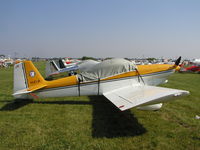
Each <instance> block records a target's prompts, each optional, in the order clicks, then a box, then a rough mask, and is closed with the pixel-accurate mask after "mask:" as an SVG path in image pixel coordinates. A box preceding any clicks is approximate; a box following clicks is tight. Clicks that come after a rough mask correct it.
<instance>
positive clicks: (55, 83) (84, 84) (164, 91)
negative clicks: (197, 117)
mask: <svg viewBox="0 0 200 150" xmlns="http://www.w3.org/2000/svg"><path fill="white" fill-rule="evenodd" d="M180 60H181V57H179V58H178V59H177V60H176V62H175V64H173V65H170V64H152V65H137V66H136V65H135V64H134V63H133V62H130V61H128V60H125V59H120V58H115V59H109V60H105V61H103V62H101V63H98V64H96V65H95V66H93V67H90V68H88V69H86V70H85V71H84V72H81V73H79V74H77V75H72V76H68V77H64V78H60V79H56V80H52V81H47V80H45V79H44V78H43V77H42V75H41V74H40V73H39V71H38V70H37V68H36V67H35V66H34V65H33V63H32V62H31V61H23V62H20V63H18V64H16V65H15V66H14V94H13V96H14V97H15V98H17V99H33V98H44V97H64V96H80V95H104V96H105V97H106V98H107V99H108V100H110V101H111V102H112V103H113V104H114V105H115V106H116V107H117V108H119V109H120V110H121V111H124V110H127V109H130V108H132V107H137V108H139V109H143V110H158V109H160V108H161V107H162V103H161V102H165V101H169V100H172V99H173V98H174V97H179V96H182V95H187V94H189V92H188V91H185V90H177V89H170V88H163V87H157V86H156V85H159V84H161V83H165V82H166V81H167V80H166V78H167V77H168V76H169V75H170V74H172V73H173V72H175V70H179V69H180V67H179V66H178V65H179V63H180Z"/></svg>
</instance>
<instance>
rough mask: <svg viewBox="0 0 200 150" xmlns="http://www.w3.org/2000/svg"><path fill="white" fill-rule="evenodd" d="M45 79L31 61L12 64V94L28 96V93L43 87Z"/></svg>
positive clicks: (17, 96) (21, 96) (19, 96)
mask: <svg viewBox="0 0 200 150" xmlns="http://www.w3.org/2000/svg"><path fill="white" fill-rule="evenodd" d="M45 86H46V81H45V80H44V78H43V77H42V75H41V74H40V73H39V71H38V70H37V68H36V67H35V66H34V65H33V63H32V62H31V61H23V62H21V63H18V64H16V65H15V66H14V94H13V95H14V96H15V97H16V98H28V93H31V92H33V91H36V90H38V89H41V88H44V87H45Z"/></svg>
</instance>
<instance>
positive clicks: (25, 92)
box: [13, 85, 46, 96]
mask: <svg viewBox="0 0 200 150" xmlns="http://www.w3.org/2000/svg"><path fill="white" fill-rule="evenodd" d="M45 86H46V85H40V86H35V87H34V86H32V87H30V88H29V89H23V90H19V91H16V92H15V93H14V94H13V96H15V95H22V94H28V93H31V92H34V91H36V90H39V89H41V88H44V87H45Z"/></svg>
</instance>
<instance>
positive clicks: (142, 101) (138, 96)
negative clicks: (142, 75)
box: [103, 85, 189, 111]
mask: <svg viewBox="0 0 200 150" xmlns="http://www.w3.org/2000/svg"><path fill="white" fill-rule="evenodd" d="M187 94H189V92H188V91H184V90H177V89H170V88H163V87H154V86H147V85H144V86H142V85H138V86H127V87H123V88H120V89H115V90H113V91H110V92H106V93H103V95H104V96H105V97H106V98H107V99H109V100H110V101H111V102H112V103H113V104H114V105H115V106H116V107H118V108H119V109H120V110H122V111H123V110H127V109H130V108H132V107H136V106H142V105H150V104H156V103H160V102H165V101H168V100H171V98H173V97H178V96H181V95H187Z"/></svg>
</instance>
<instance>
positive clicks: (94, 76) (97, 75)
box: [78, 58, 136, 82]
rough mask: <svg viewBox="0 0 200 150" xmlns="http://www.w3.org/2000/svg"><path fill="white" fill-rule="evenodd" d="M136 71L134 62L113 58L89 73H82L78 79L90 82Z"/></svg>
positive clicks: (88, 71)
mask: <svg viewBox="0 0 200 150" xmlns="http://www.w3.org/2000/svg"><path fill="white" fill-rule="evenodd" d="M135 69H136V65H135V64H134V63H133V62H131V61H129V60H126V59H123V58H113V59H108V60H105V61H103V62H101V63H98V64H96V65H94V66H92V67H90V68H88V69H87V71H83V72H81V73H80V74H79V75H78V77H79V79H80V80H81V81H82V82H89V81H95V80H99V79H105V78H108V77H111V76H114V75H119V74H122V73H126V72H130V71H134V70H135Z"/></svg>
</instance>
